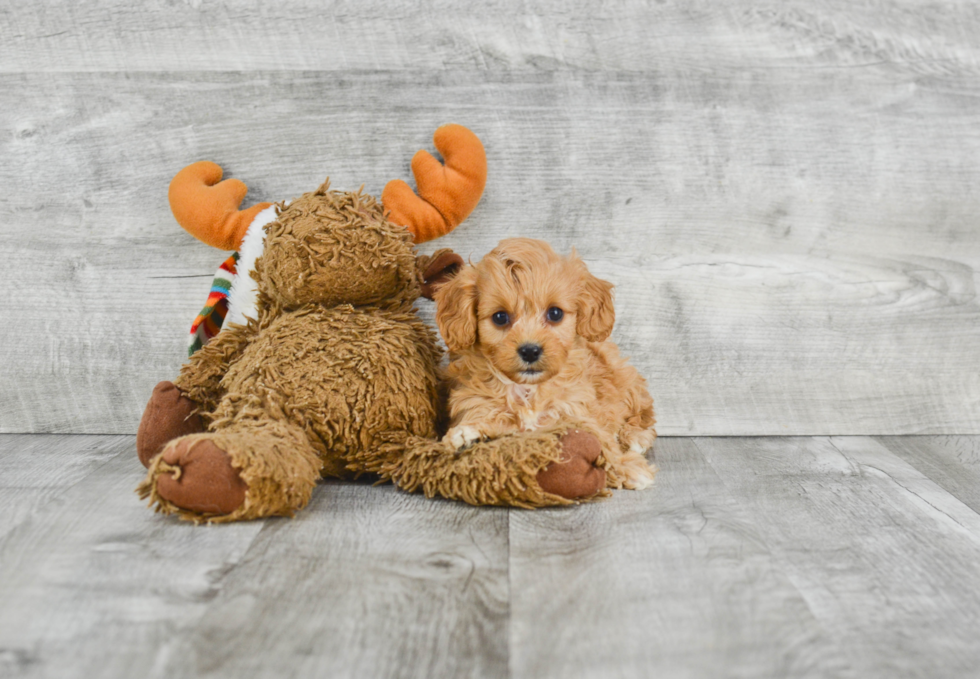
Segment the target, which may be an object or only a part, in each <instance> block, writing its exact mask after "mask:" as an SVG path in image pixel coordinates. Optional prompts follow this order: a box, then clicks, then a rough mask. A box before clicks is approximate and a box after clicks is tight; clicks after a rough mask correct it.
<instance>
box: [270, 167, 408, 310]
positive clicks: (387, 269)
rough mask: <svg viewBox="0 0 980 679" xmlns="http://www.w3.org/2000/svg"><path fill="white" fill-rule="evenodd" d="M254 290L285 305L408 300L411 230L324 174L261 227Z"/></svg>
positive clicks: (363, 303) (376, 302)
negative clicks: (316, 185) (336, 186)
mask: <svg viewBox="0 0 980 679" xmlns="http://www.w3.org/2000/svg"><path fill="white" fill-rule="evenodd" d="M256 274H257V279H258V289H259V292H262V293H264V294H266V295H268V296H269V297H270V298H271V299H272V300H273V301H275V302H277V303H278V305H279V306H281V307H283V308H285V309H290V308H296V307H299V306H303V305H305V304H310V303H315V304H323V305H325V306H336V305H338V304H353V305H357V306H361V305H368V304H379V303H383V302H386V301H389V300H397V301H399V302H408V303H411V302H413V301H414V300H415V299H416V298H417V297H418V296H419V282H418V275H417V274H416V263H415V255H414V253H413V252H412V234H411V232H409V231H408V229H406V228H405V227H403V226H399V225H396V224H392V223H391V222H389V221H388V220H387V219H386V218H385V215H384V211H383V210H382V208H381V205H380V204H379V203H378V202H377V201H376V200H375V199H374V198H373V197H371V196H369V195H366V194H363V193H361V192H344V191H330V190H329V181H327V182H324V184H323V185H322V186H320V188H318V189H317V190H316V191H312V192H310V193H307V194H304V195H303V196H301V197H300V198H297V199H296V200H294V201H293V202H292V203H290V204H289V206H288V207H285V208H284V209H282V210H281V212H280V213H279V216H278V217H277V218H276V220H275V221H274V222H272V223H271V224H269V225H268V226H267V227H266V236H265V249H264V251H263V254H262V257H261V259H260V260H259V261H258V262H257V267H256Z"/></svg>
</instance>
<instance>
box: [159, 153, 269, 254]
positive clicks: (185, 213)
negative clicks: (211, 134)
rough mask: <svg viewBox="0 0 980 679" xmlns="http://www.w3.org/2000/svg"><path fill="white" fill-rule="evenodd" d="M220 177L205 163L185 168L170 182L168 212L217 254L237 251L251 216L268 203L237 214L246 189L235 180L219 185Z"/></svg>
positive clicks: (216, 167)
mask: <svg viewBox="0 0 980 679" xmlns="http://www.w3.org/2000/svg"><path fill="white" fill-rule="evenodd" d="M222 174H223V173H222V171H221V167H220V166H218V165H216V164H215V163H212V162H209V161H207V160H202V161H200V162H197V163H194V164H193V165H188V166H187V167H185V168H184V169H183V170H181V171H180V172H178V173H177V175H176V176H175V177H174V178H173V180H172V181H171V182H170V192H169V198H170V210H171V211H172V212H173V213H174V217H175V218H176V219H177V223H178V224H180V225H181V226H182V227H184V229H186V230H187V231H188V232H189V233H190V234H191V235H192V236H194V237H195V238H197V239H198V240H201V241H204V242H205V243H207V244H208V245H210V246H212V247H216V248H219V249H221V250H237V249H238V248H240V247H241V244H242V239H243V238H244V237H245V232H246V231H247V230H248V225H249V224H251V223H252V220H254V219H255V215H257V214H258V213H260V212H262V210H264V209H266V208H267V207H269V206H270V205H272V203H259V204H258V205H253V206H252V207H250V208H248V209H247V210H241V211H239V209H238V206H239V205H241V203H242V201H243V200H244V199H245V194H246V193H247V192H248V187H246V186H245V184H244V183H242V182H241V181H239V180H238V179H226V180H225V181H221V175H222Z"/></svg>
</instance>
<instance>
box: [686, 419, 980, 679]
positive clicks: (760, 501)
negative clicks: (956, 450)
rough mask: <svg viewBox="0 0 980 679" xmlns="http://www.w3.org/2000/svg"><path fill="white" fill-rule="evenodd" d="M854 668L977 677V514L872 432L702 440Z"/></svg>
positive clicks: (869, 672) (861, 672)
mask: <svg viewBox="0 0 980 679" xmlns="http://www.w3.org/2000/svg"><path fill="white" fill-rule="evenodd" d="M696 444H697V446H698V448H699V449H700V450H701V452H702V453H703V454H704V455H705V457H706V458H707V460H708V462H709V463H710V464H711V466H712V467H713V468H714V470H715V471H716V472H717V473H718V475H719V476H720V477H721V478H722V479H723V480H724V482H725V485H726V486H727V487H728V488H729V489H731V492H732V493H733V494H735V495H736V496H738V497H739V498H741V499H742V505H743V506H744V507H745V509H746V510H747V511H748V512H750V514H751V517H750V520H751V521H752V523H753V525H755V526H756V527H757V528H758V530H759V532H760V535H761V538H762V539H763V540H765V542H766V543H767V544H768V545H769V546H770V549H771V552H772V555H773V558H774V560H775V562H776V564H778V567H779V568H780V569H781V570H782V571H783V572H784V573H785V574H786V576H787V577H788V578H789V580H790V581H791V582H792V583H793V585H794V587H795V588H796V589H797V590H798V591H799V592H800V594H801V595H802V596H803V597H804V599H805V600H806V603H807V607H808V609H809V611H810V612H811V613H812V614H813V615H814V617H815V618H816V619H817V620H818V621H819V623H820V625H821V628H822V629H823V630H825V631H826V633H827V634H828V635H829V636H830V638H831V639H832V642H833V644H834V646H836V647H837V648H839V649H840V650H841V651H842V652H843V654H844V657H845V658H846V659H847V661H848V662H849V664H850V666H851V667H852V668H853V669H854V671H855V676H858V677H892V676H902V677H922V678H923V679H926V678H928V677H936V676H943V677H973V676H975V675H976V668H977V667H978V666H980V645H978V644H977V639H978V638H980V620H978V618H977V615H976V611H977V610H978V607H980V592H978V591H977V588H976V586H975V583H976V582H977V580H978V578H980V516H978V515H977V513H976V512H975V511H974V510H972V509H971V508H970V507H968V506H967V505H965V504H963V503H962V502H961V501H959V500H958V499H956V498H955V497H954V496H953V495H951V494H950V493H949V492H947V491H946V490H945V489H944V488H942V487H941V486H939V485H937V484H936V483H935V482H934V481H932V480H930V479H928V478H926V477H925V476H923V475H922V474H921V473H920V472H919V471H917V470H916V469H914V468H913V467H911V466H910V465H909V464H907V463H906V462H905V461H904V460H902V459H901V458H899V457H897V456H896V455H894V454H892V453H891V452H889V450H888V449H887V448H885V447H883V446H882V445H880V444H879V443H877V442H875V441H874V440H872V439H866V438H857V437H835V438H832V439H823V438H818V439H789V438H784V439H749V438H741V439H734V438H733V439H697V440H696Z"/></svg>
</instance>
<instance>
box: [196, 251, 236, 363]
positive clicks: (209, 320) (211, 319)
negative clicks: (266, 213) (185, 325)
mask: <svg viewBox="0 0 980 679" xmlns="http://www.w3.org/2000/svg"><path fill="white" fill-rule="evenodd" d="M237 264H238V253H237V252H235V253H232V255H231V257H229V258H228V259H226V260H225V261H224V262H222V264H221V266H219V267H218V272H217V273H216V274H215V275H214V281H213V282H212V283H211V292H210V294H208V301H207V302H205V304H204V308H203V309H201V313H199V314H198V315H197V318H195V319H194V323H193V325H191V341H190V346H189V347H188V348H187V355H188V356H193V355H194V352H196V351H197V350H198V349H200V348H201V347H203V346H204V345H205V344H207V343H208V342H210V341H211V338H212V337H214V336H215V335H217V334H218V332H219V331H220V330H221V325H222V324H223V323H224V322H225V316H227V315H228V291H229V290H231V282H232V281H233V280H234V279H235V274H236V273H237Z"/></svg>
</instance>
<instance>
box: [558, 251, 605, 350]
mask: <svg viewBox="0 0 980 679" xmlns="http://www.w3.org/2000/svg"><path fill="white" fill-rule="evenodd" d="M569 259H570V260H571V261H572V262H573V263H574V264H575V266H576V268H577V269H578V271H579V277H580V278H579V285H580V288H579V290H580V291H579V298H578V309H577V310H576V314H577V315H578V319H577V321H576V324H575V330H576V331H578V334H579V335H581V336H582V337H584V338H585V339H587V340H588V341H590V342H602V341H603V340H605V339H606V338H608V337H609V335H610V334H611V333H612V329H613V325H614V324H615V323H616V308H615V307H614V306H613V296H612V289H613V284H612V283H610V282H608V281H604V280H602V279H601V278H596V277H595V276H593V275H592V274H591V273H589V270H588V269H587V268H586V267H585V262H583V261H582V260H581V259H579V257H578V255H577V254H576V253H575V251H574V250H572V254H571V257H569Z"/></svg>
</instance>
